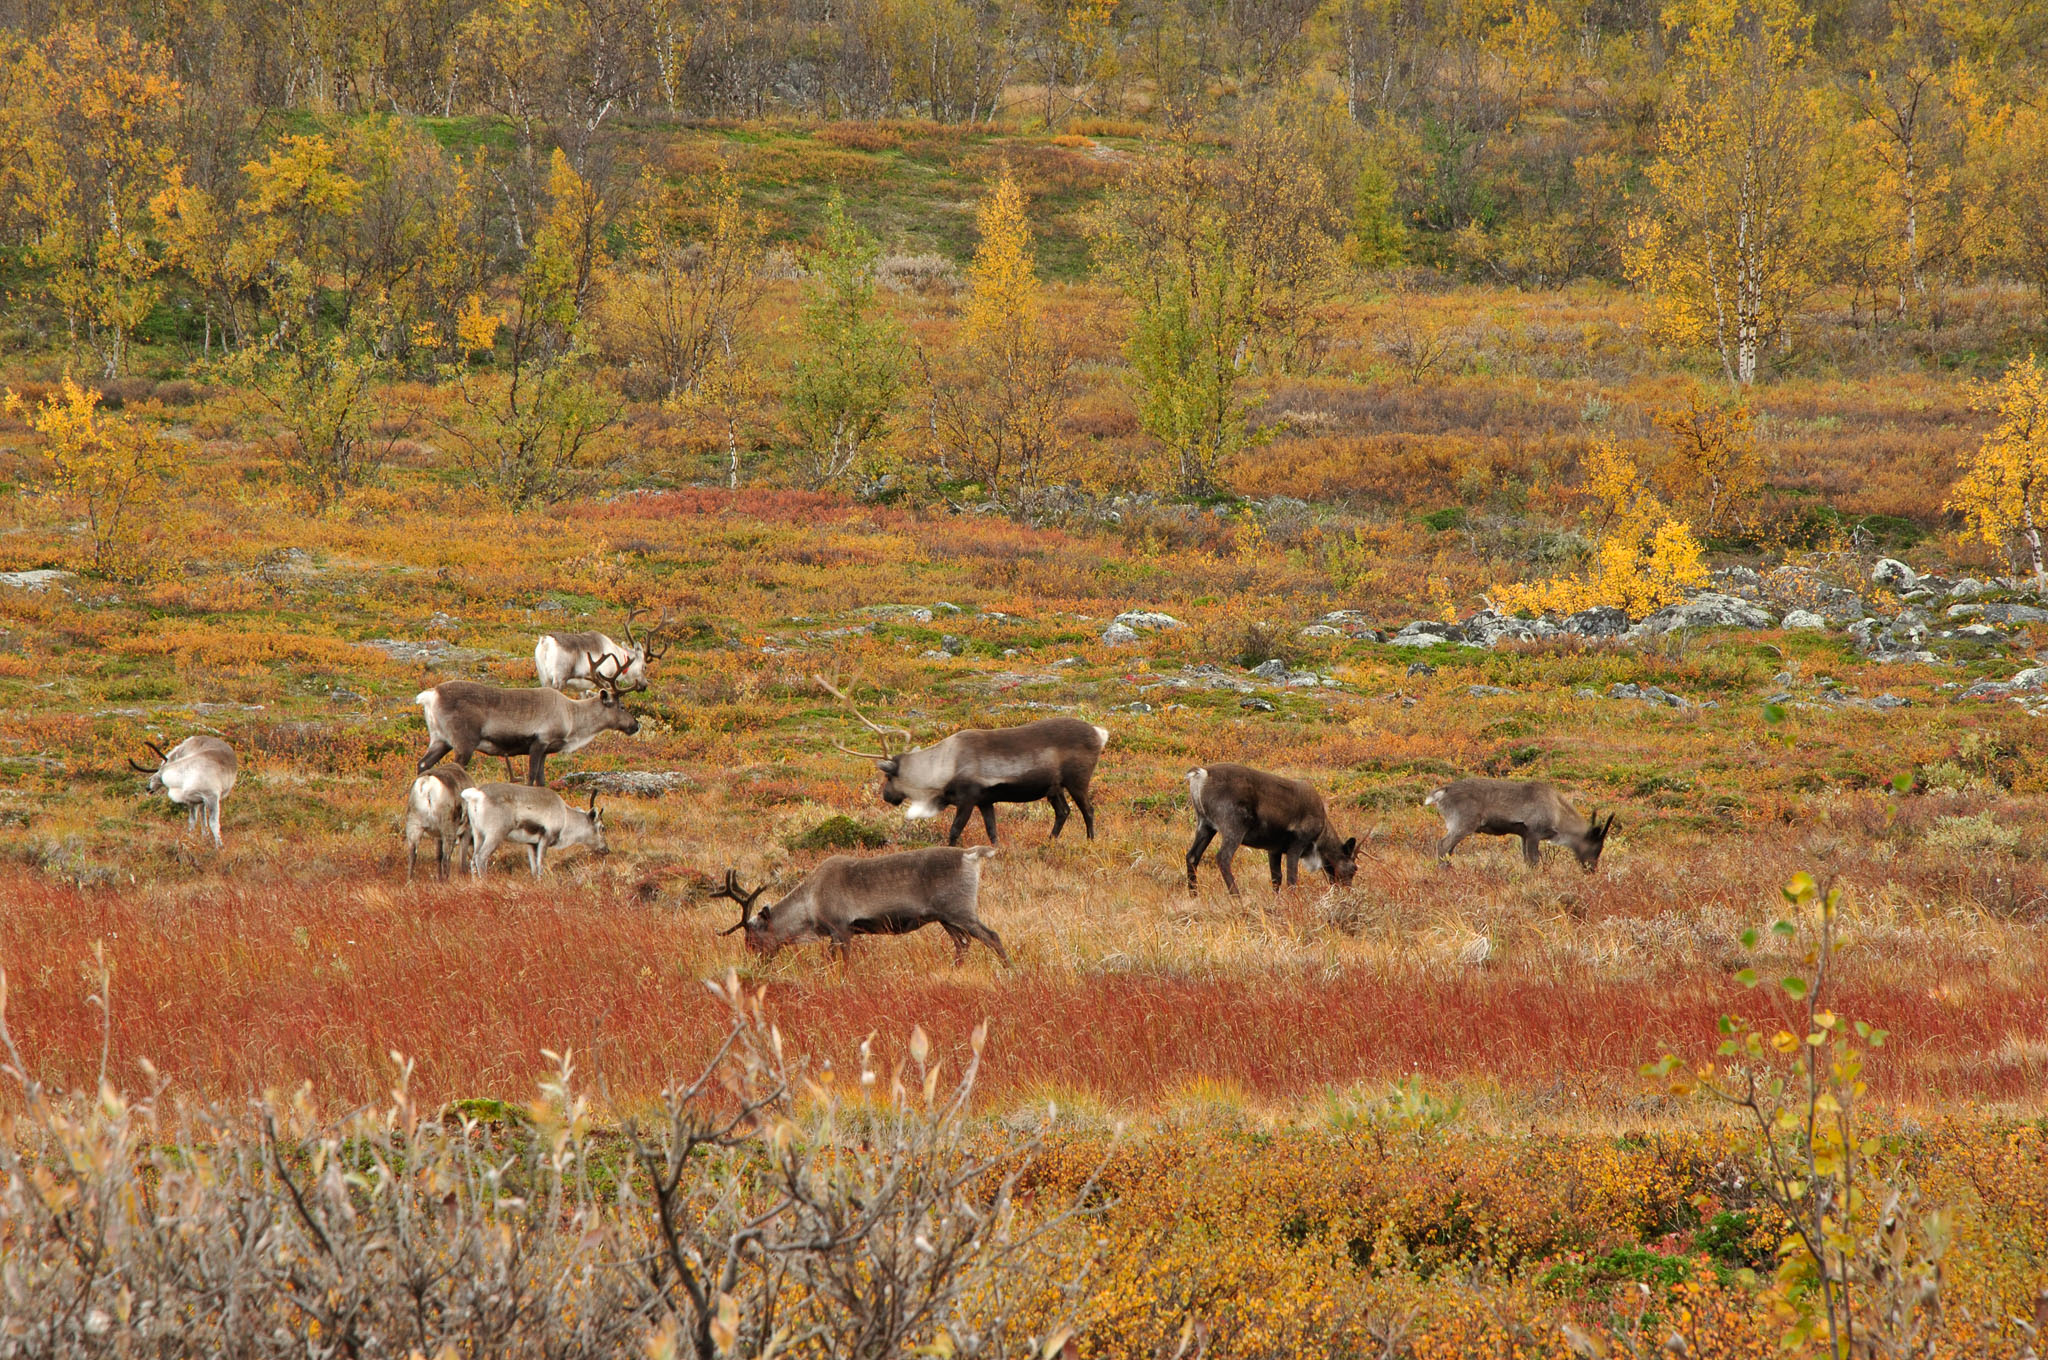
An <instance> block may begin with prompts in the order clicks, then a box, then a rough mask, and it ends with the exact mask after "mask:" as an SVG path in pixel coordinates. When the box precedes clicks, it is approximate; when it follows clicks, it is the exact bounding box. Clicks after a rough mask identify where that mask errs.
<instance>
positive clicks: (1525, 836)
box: [1522, 831, 1543, 869]
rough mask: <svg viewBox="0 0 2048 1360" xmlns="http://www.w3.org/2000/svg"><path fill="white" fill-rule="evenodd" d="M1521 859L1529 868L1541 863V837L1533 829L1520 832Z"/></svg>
mask: <svg viewBox="0 0 2048 1360" xmlns="http://www.w3.org/2000/svg"><path fill="white" fill-rule="evenodd" d="M1522 859H1523V860H1524V861H1525V862H1526V863H1527V864H1528V866H1529V867H1530V868H1531V869H1534V868H1536V867H1537V866H1538V865H1540V864H1542V863H1543V838H1542V837H1541V836H1539V835H1537V834H1536V833H1535V832H1533V831H1524V832H1523V833H1522Z"/></svg>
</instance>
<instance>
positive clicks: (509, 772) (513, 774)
mask: <svg viewBox="0 0 2048 1360" xmlns="http://www.w3.org/2000/svg"><path fill="white" fill-rule="evenodd" d="M504 761H505V782H506V783H507V784H517V783H518V782H519V771H518V769H517V768H515V767H514V766H513V764H512V757H511V756H509V755H508V756H505V757H504Z"/></svg>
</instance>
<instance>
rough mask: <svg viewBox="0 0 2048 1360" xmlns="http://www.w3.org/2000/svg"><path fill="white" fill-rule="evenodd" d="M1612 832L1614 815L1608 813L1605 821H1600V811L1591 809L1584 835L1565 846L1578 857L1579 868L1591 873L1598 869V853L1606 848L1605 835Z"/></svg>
mask: <svg viewBox="0 0 2048 1360" xmlns="http://www.w3.org/2000/svg"><path fill="white" fill-rule="evenodd" d="M1612 830H1614V814H1613V813H1611V812H1610V813H1608V814H1607V820H1606V821H1604V822H1603V821H1601V820H1600V809H1598V808H1594V809H1593V816H1592V819H1591V820H1589V821H1588V822H1587V823H1586V834H1585V835H1583V836H1580V837H1579V838H1578V839H1577V840H1575V841H1568V842H1566V844H1568V845H1570V846H1571V848H1572V854H1574V855H1575V856H1577V857H1578V861H1579V867H1580V868H1581V869H1584V870H1585V871H1586V872H1587V873H1589V874H1590V873H1592V872H1593V871H1594V870H1595V869H1597V868H1599V867H1600V852H1601V851H1602V850H1604V849H1606V848H1607V833H1608V832H1610V831H1612Z"/></svg>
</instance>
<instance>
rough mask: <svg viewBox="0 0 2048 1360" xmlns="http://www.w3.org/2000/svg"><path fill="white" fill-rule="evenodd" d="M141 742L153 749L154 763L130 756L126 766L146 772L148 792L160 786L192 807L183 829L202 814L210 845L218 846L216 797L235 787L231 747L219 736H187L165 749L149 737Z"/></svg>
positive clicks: (197, 819)
mask: <svg viewBox="0 0 2048 1360" xmlns="http://www.w3.org/2000/svg"><path fill="white" fill-rule="evenodd" d="M143 745H145V746H147V747H148V748H149V749H150V750H152V751H154V752H156V758H157V764H156V765H155V766H154V767H152V766H148V765H140V764H137V763H136V762H135V761H133V760H130V761H129V762H128V765H129V767H130V768H131V769H133V770H135V771H136V772H137V773H139V774H146V775H148V776H149V791H150V792H151V793H155V792H156V791H157V790H158V789H162V790H163V791H164V794H165V795H166V796H167V797H168V798H169V799H170V800H171V801H172V802H173V803H178V804H181V805H183V806H185V807H189V808H191V809H192V815H191V816H190V817H189V818H188V819H187V820H186V822H185V829H186V830H188V831H190V830H192V829H194V828H196V827H197V826H198V825H199V821H200V818H202V817H204V818H205V819H206V829H207V831H208V832H210V833H211V834H212V836H213V848H214V849H216V850H218V849H220V800H221V799H223V798H225V797H227V796H228V792H229V790H231V789H233V788H234V787H235V768H236V767H235V748H234V747H232V746H230V745H228V744H227V743H226V742H224V741H222V740H221V739H220V738H219V737H187V738H185V739H184V740H183V741H181V742H179V743H178V744H177V745H176V746H173V747H172V748H171V749H170V750H169V751H165V750H164V748H163V747H161V746H159V745H157V744H156V743H155V742H153V741H146V742H144V743H143Z"/></svg>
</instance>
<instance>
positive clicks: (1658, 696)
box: [1607, 684, 1687, 708]
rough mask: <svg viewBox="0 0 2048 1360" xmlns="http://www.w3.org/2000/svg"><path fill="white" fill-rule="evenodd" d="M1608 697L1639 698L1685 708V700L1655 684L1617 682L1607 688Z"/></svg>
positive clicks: (1669, 706)
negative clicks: (1617, 683)
mask: <svg viewBox="0 0 2048 1360" xmlns="http://www.w3.org/2000/svg"><path fill="white" fill-rule="evenodd" d="M1607 697H1608V698H1610V699H1640V700H1642V701H1643V702H1645V703H1651V704H1663V705H1664V706H1665V707H1666V708H1685V707H1686V706H1687V705H1686V702H1685V700H1684V699H1683V698H1682V697H1680V696H1679V695H1676V694H1673V693H1672V692H1671V691H1670V690H1668V689H1663V688H1660V687H1659V686H1656V685H1637V684H1619V685H1610V686H1609V687H1608V689H1607Z"/></svg>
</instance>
